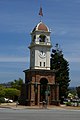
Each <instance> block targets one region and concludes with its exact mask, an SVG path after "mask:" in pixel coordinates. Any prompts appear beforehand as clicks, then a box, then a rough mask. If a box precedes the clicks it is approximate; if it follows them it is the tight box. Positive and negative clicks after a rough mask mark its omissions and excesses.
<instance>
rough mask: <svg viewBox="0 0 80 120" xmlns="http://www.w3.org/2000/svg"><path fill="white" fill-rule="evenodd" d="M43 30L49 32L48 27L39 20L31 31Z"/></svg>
mask: <svg viewBox="0 0 80 120" xmlns="http://www.w3.org/2000/svg"><path fill="white" fill-rule="evenodd" d="M38 30H39V31H44V32H49V28H48V27H47V26H46V25H45V24H44V23H43V22H40V23H38V24H37V25H36V27H35V28H34V29H33V32H34V31H38Z"/></svg>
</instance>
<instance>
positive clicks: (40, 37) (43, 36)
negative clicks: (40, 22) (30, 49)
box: [39, 34, 46, 42]
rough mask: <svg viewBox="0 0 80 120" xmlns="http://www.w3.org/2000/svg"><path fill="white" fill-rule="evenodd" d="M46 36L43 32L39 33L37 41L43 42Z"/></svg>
mask: <svg viewBox="0 0 80 120" xmlns="http://www.w3.org/2000/svg"><path fill="white" fill-rule="evenodd" d="M45 39H46V36H45V35H44V34H41V35H40V36H39V42H45Z"/></svg>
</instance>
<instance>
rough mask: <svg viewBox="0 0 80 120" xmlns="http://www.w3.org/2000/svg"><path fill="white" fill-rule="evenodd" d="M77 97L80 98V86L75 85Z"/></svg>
mask: <svg viewBox="0 0 80 120" xmlns="http://www.w3.org/2000/svg"><path fill="white" fill-rule="evenodd" d="M76 90H77V94H78V97H79V98H80V86H78V87H76Z"/></svg>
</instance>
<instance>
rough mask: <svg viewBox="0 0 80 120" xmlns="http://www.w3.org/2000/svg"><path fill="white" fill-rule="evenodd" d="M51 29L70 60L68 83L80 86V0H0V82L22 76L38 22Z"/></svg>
mask: <svg viewBox="0 0 80 120" xmlns="http://www.w3.org/2000/svg"><path fill="white" fill-rule="evenodd" d="M40 4H42V8H43V18H42V21H43V22H44V23H45V24H46V25H47V26H48V27H49V28H50V29H51V42H52V45H53V48H54V47H55V44H56V43H58V44H59V45H60V48H61V49H62V51H63V54H64V58H66V59H67V61H68V62H69V68H70V79H71V82H70V86H79V85H80V0H0V83H4V82H9V81H13V80H14V79H18V78H19V77H21V78H22V79H24V73H23V70H25V69H28V68H29V49H28V46H29V44H30V41H31V36H30V32H31V30H32V29H33V28H34V27H35V25H36V24H37V23H39V21H40V17H39V15H38V13H39V8H40Z"/></svg>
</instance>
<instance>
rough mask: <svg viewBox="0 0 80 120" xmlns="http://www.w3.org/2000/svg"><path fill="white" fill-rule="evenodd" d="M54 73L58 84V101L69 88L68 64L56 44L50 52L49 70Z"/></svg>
mask: <svg viewBox="0 0 80 120" xmlns="http://www.w3.org/2000/svg"><path fill="white" fill-rule="evenodd" d="M53 69H54V70H55V71H56V82H57V83H59V95H60V99H61V97H62V96H64V97H66V93H67V91H68V86H69V82H70V80H69V64H68V62H67V60H66V59H64V57H63V54H62V51H61V50H60V49H59V47H58V44H56V49H55V50H54V49H53V50H52V54H51V70H53Z"/></svg>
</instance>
